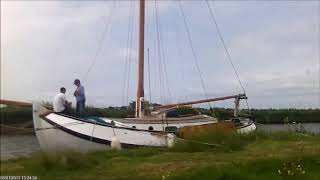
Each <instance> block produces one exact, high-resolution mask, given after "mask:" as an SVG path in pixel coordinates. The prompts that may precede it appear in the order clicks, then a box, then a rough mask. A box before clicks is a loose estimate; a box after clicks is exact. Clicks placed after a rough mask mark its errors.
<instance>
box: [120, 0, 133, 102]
mask: <svg viewBox="0 0 320 180" xmlns="http://www.w3.org/2000/svg"><path fill="white" fill-rule="evenodd" d="M132 6H133V2H132V0H131V3H130V10H129V24H128V34H127V44H126V47H127V49H126V63H125V69H124V80H123V91H122V92H123V93H122V105H125V102H124V97H125V94H126V82H127V65H128V54H129V53H128V51H129V41H130V30H131V23H132V21H131V16H132ZM126 104H128V102H126Z"/></svg>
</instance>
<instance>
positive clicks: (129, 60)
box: [127, 3, 134, 104]
mask: <svg viewBox="0 0 320 180" xmlns="http://www.w3.org/2000/svg"><path fill="white" fill-rule="evenodd" d="M132 10H134V3H133V4H132ZM133 19H134V12H132V16H131V30H130V46H129V57H128V63H129V64H128V79H127V104H128V103H129V89H130V70H131V61H132V56H131V54H132V47H133V46H132V39H133V38H132V37H133V36H132V33H133V27H134V23H133V22H134V21H133Z"/></svg>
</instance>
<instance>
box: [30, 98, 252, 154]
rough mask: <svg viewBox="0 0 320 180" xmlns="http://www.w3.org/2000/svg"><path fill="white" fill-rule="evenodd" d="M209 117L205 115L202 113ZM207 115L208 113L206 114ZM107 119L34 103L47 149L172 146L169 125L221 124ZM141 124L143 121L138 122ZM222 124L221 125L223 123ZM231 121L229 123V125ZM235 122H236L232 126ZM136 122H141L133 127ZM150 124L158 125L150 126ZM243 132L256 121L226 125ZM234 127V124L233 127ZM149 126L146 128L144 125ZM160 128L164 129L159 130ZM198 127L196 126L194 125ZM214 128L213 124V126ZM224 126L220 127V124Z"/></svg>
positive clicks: (214, 123) (39, 134)
mask: <svg viewBox="0 0 320 180" xmlns="http://www.w3.org/2000/svg"><path fill="white" fill-rule="evenodd" d="M202 117H205V116H202ZM205 118H206V117H205ZM104 120H105V123H104V124H101V123H98V122H96V121H95V122H94V121H88V120H84V119H78V118H75V117H70V116H66V115H62V114H58V113H54V112H50V111H48V109H46V108H45V107H43V106H42V105H40V104H39V103H33V121H34V128H35V132H36V136H37V139H38V142H39V144H40V147H41V149H42V150H44V151H70V150H71V151H80V152H88V151H97V150H106V149H110V148H111V145H112V144H114V143H112V142H113V141H115V140H116V141H117V142H119V143H120V145H121V147H123V148H132V147H143V146H148V147H161V146H169V147H171V146H172V145H173V143H174V139H175V135H174V134H173V132H170V131H169V132H166V131H163V129H165V128H166V127H176V128H177V129H178V128H179V129H183V128H185V127H186V128H188V127H197V126H198V127H214V128H215V129H216V128H217V127H220V126H221V125H223V123H220V122H219V123H218V122H217V121H215V120H213V121H212V118H211V119H210V118H208V119H207V120H205V119H202V120H200V121H199V122H198V121H194V120H192V119H191V118H189V119H188V118H187V119H185V120H183V121H181V122H179V123H178V121H175V120H174V119H171V120H168V121H166V122H163V121H162V122H161V121H160V122H156V121H152V120H151V121H149V122H148V123H144V122H143V121H139V120H136V122H135V121H133V120H130V121H131V122H134V123H130V121H128V120H126V121H123V122H117V121H113V120H111V119H107V118H105V119H104ZM138 125H141V127H140V126H138ZM219 125H220V126H219ZM226 125H227V126H226ZM231 125H232V126H231ZM132 126H137V127H135V128H133V127H132ZM148 126H153V127H154V128H155V129H153V130H149V129H147V128H148ZM223 126H224V127H228V129H230V130H233V131H237V132H239V133H248V132H251V131H253V130H255V125H254V123H247V124H245V125H243V126H241V127H237V128H235V125H234V124H233V123H232V121H229V122H228V123H227V124H224V125H223ZM229 127H230V128H229ZM144 128H146V129H144ZM159 129H161V130H160V131H159ZM193 129H194V128H193ZM211 129H212V128H211ZM219 129H220V128H219Z"/></svg>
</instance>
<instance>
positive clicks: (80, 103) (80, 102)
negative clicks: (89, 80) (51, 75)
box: [73, 79, 86, 117]
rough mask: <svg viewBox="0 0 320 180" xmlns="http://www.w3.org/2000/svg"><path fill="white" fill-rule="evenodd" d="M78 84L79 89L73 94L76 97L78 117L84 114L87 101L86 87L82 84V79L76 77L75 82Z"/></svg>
mask: <svg viewBox="0 0 320 180" xmlns="http://www.w3.org/2000/svg"><path fill="white" fill-rule="evenodd" d="M73 84H74V85H76V86H77V89H76V90H75V91H74V93H73V95H74V96H75V97H76V100H77V104H76V117H83V116H84V108H85V103H86V96H85V95H84V87H83V86H82V85H81V83H80V80H79V79H76V80H74V82H73Z"/></svg>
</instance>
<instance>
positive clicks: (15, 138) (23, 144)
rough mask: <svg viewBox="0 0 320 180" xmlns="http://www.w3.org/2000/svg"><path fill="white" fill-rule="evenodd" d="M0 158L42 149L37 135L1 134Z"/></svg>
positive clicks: (311, 126)
mask: <svg viewBox="0 0 320 180" xmlns="http://www.w3.org/2000/svg"><path fill="white" fill-rule="evenodd" d="M257 127H258V129H262V130H264V131H269V132H274V131H288V130H300V129H301V128H302V129H303V130H305V131H308V132H311V133H316V134H320V123H304V124H302V125H299V124H290V125H289V126H288V125H284V124H268V125H257ZM0 147H1V149H0V155H1V156H0V159H1V160H8V159H14V158H18V157H28V156H30V155H31V154H32V153H35V152H38V151H40V147H39V144H38V141H37V138H36V136H35V135H1V136H0Z"/></svg>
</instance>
